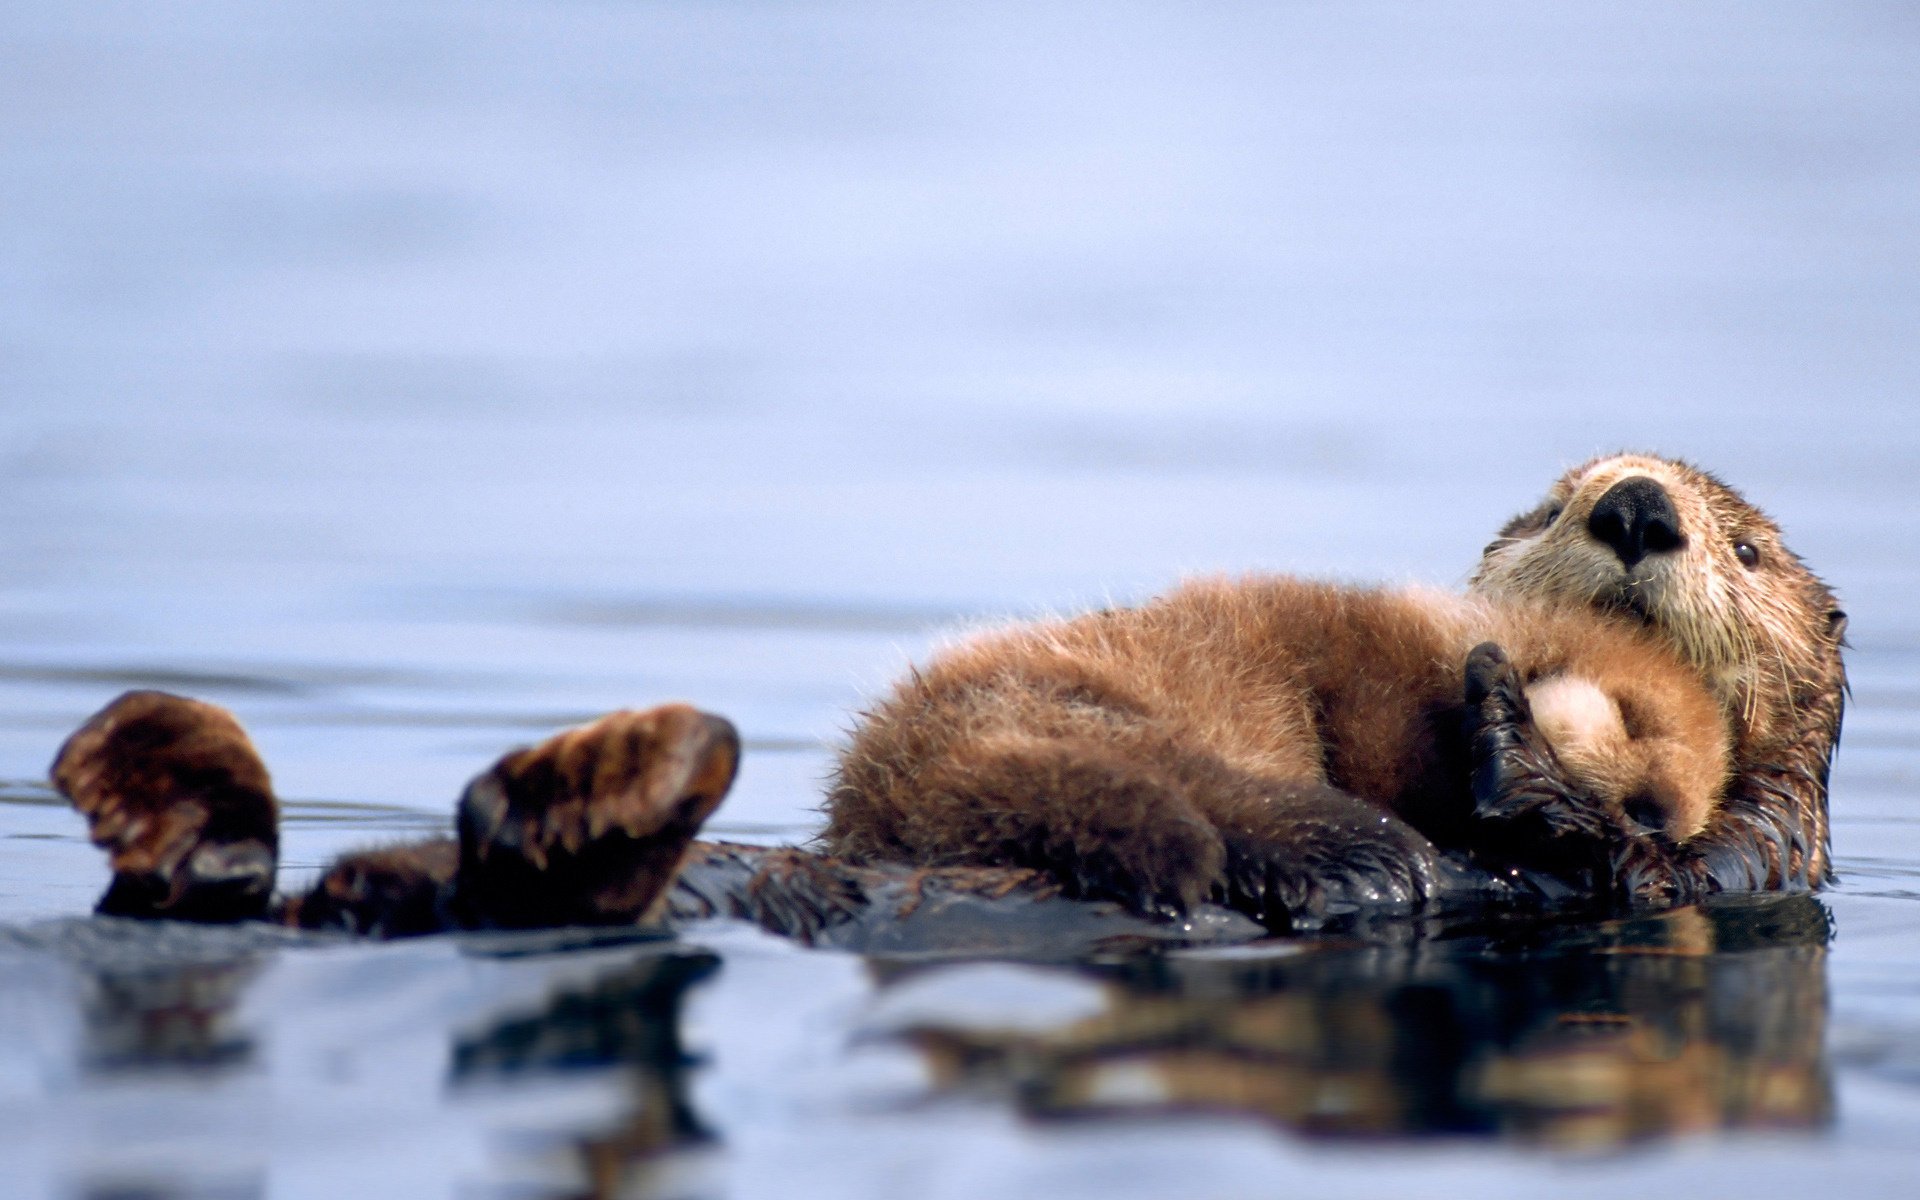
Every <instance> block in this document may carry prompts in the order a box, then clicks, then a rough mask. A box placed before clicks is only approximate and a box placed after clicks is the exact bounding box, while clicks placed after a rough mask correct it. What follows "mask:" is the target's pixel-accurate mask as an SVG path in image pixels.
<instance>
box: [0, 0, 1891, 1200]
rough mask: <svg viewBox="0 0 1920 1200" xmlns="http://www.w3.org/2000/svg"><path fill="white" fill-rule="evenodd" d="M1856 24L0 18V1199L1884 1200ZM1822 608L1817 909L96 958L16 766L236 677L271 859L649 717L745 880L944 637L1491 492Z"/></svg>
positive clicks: (1883, 444) (1774, 903)
mask: <svg viewBox="0 0 1920 1200" xmlns="http://www.w3.org/2000/svg"><path fill="white" fill-rule="evenodd" d="M1916 61H1920V19H1917V18H1916V16H1915V14H1914V12H1913V11H1912V10H1911V8H1910V7H1909V6H1906V5H1901V4H1896V3H1889V2H1864V0H1835V2H1832V3H1827V4H1821V5H1804V4H1789V3H1778V2H1774V0H1743V2H1741V3H1731V2H1726V3H1696V4H1687V5H1679V6H1676V5H1666V4H1647V3H1616V4H1609V5H1602V6H1595V5H1583V4H1571V3H1558V2H1552V3H1540V2H1521V0H1485V2H1475V3H1465V4H1457V5H1428V4H1419V3H1412V2H1409V0H1400V2H1379V3H1370V2H1361V0H1354V2H1345V3H1340V4H1318V3H1304V2H1288V3H1279V4H1252V3H1246V4H1236V3H1222V4H1211V5H1205V6H1173V5H1143V4H1131V3H1101V4H1094V3H1085V4H1076V3H1046V4H1002V3H994V2H986V3H975V4H969V5H965V6H959V7H958V8H957V9H955V10H953V11H944V12H936V11H930V10H929V8H928V7H927V6H924V5H904V4H890V3H874V4H846V3H831V2H829V3H819V4H805V5H765V4H752V3H731V4H729V3H718V2H710V3H648V4H640V3H617V2H613V0H580V2H567V3H559V2H554V0H539V2H532V0H529V2H515V3H508V2H500V0H463V2H461V3H426V2H422V0H380V2H378V3H375V2H372V0H343V2H341V3H331V4H324V5H307V4H290V3H262V2H259V0H247V2H245V3H241V2H239V0H181V2H179V3H174V4H168V5H158V4H144V3H98V4H84V5H82V4H73V3H69V2H63V0H9V2H8V3H7V4H5V5H4V6H0V1195H4V1196H8V1197H12V1196H22V1197H40V1196H47V1197H70V1196H75V1197H78V1196H84V1197H100V1198H106V1197H129V1196H153V1197H163V1196H164V1197H199V1196H218V1197H226V1196H233V1197H252V1196H274V1197H293V1196H308V1195H312V1196H329V1197H331V1196H342V1195H366V1196H377V1195H397V1196H406V1197H409V1198H410V1200H425V1198H428V1197H439V1196H449V1197H452V1196H458V1197H494V1196H504V1197H522V1196H549V1195H551V1196H571V1195H613V1194H632V1195H646V1196H663V1197H664V1196H671V1197H680V1196H686V1197H722V1196H735V1197H758V1196H778V1197H780V1198H781V1200H797V1198H799V1197H815V1196H818V1197H866V1196H871V1197H876V1198H878V1197H888V1198H891V1197H896V1196H900V1195H915V1196H923V1197H927V1198H929V1200H932V1198H943V1197H956V1198H957V1197H965V1196H978V1195H994V1196H1005V1197H1024V1196H1045V1197H1049V1198H1050V1200H1069V1198H1071V1197H1079V1196H1087V1197H1094V1196H1098V1197H1101V1198H1102V1200H1114V1198H1121V1197H1160V1196H1176V1195H1177V1196H1181V1197H1251V1196H1256V1195H1273V1194H1293V1195H1315V1196H1348V1195H1351V1196H1365V1197H1369V1198H1372V1197H1378V1196H1380V1195H1383V1194H1384V1195H1393V1196H1396V1197H1413V1196H1454V1195H1522V1194H1524V1195H1569V1196H1607V1197H1614V1196H1618V1195H1621V1194H1623V1193H1634V1192H1640V1191H1644V1190H1646V1189H1649V1188H1654V1187H1658V1188H1660V1189H1662V1190H1663V1191H1671V1192H1673V1193H1676V1194H1682V1195H1702V1196H1741V1197H1748V1196H1771V1195H1791V1196H1805V1195H1807V1194H1810V1193H1813V1194H1828V1193H1831V1194H1844V1195H1847V1196H1861V1197H1873V1196H1902V1195H1911V1194H1913V1188H1914V1186H1915V1184H1914V1182H1913V1181H1914V1180H1915V1179H1916V1178H1917V1177H1920V1141H1917V1140H1916V1138H1915V1136H1914V1131H1915V1130H1916V1129H1920V808H1916V801H1917V800H1920V604H1917V603H1916V597H1920V399H1917V397H1920V336H1916V333H1917V331H1920V71H1916V70H1915V69H1914V63H1915V62H1916ZM1620 448H1644V449H1650V450H1656V451H1659V452H1662V453H1666V454H1670V455H1680V456H1685V457H1688V458H1691V459H1693V460H1695V461H1697V462H1699V463H1701V464H1702V465H1705V466H1707V467H1709V468H1711V469H1713V470H1714V471H1716V472H1718V473H1719V474H1721V475H1722V476H1724V477H1725V478H1726V479H1727V480H1729V481H1730V482H1732V483H1733V484H1735V485H1736V486H1738V487H1740V488H1742V489H1744V490H1745V491H1746V492H1747V493H1748V494H1749V495H1750V496H1751V497H1752V498H1753V499H1754V500H1756V501H1757V502H1758V503H1760V504H1761V505H1762V506H1764V507H1765V508H1766V509H1768V511H1769V512H1771V513H1772V514H1773V515H1774V516H1775V517H1777V518H1778V519H1779V521H1780V522H1781V524H1782V525H1783V526H1784V528H1785V529H1786V530H1787V532H1788V535H1789V538H1790V541H1791V544H1792V545H1793V546H1794V547H1795V548H1796V549H1797V550H1798V551H1799V552H1800V553H1801V555H1802V556H1803V557H1805V558H1806V559H1807V560H1808V561H1809V562H1810V563H1811V564H1812V565H1813V566H1814V567H1815V568H1816V569H1817V570H1819V571H1820V572H1821V573H1822V574H1823V575H1824V576H1825V577H1826V578H1827V579H1829V580H1830V581H1831V582H1832V583H1833V584H1834V585H1835V587H1836V588H1837V589H1838V590H1839V592H1840V594H1841V596H1842V599H1843V602H1844V603H1845V605H1846V607H1847V609H1848V611H1849V612H1850V613H1851V616H1852V622H1851V638H1852V643H1853V649H1852V651H1851V654H1850V657H1849V660H1848V662H1849V669H1850V672H1851V676H1852V680H1853V693H1852V704H1851V706H1850V708H1849V710H1848V715H1847V724H1846V731H1845V736H1844V739H1843V743H1842V750H1841V753H1840V756H1839V760H1838V763H1837V766H1836V770H1835V773H1834V778H1833V793H1832V795H1833V812H1834V826H1833V828H1834V849H1835V853H1836V859H1837V863H1838V868H1839V871H1840V874H1841V881H1840V883H1839V884H1838V885H1837V886H1836V887H1834V888H1832V889H1830V890H1829V891H1827V892H1825V893H1823V894H1821V895H1820V896H1819V897H1817V898H1806V897H1800V898H1786V899H1782V898H1772V899H1769V900H1765V901H1752V900H1737V901H1730V902H1726V903H1722V904H1716V905H1710V906H1705V907H1702V908H1697V909H1687V910H1682V911H1680V912H1676V913H1668V914H1658V915H1648V916H1643V917H1638V918H1633V919H1629V920H1623V921H1618V922H1610V923H1603V924H1599V925H1581V924H1578V923H1562V924H1551V923H1549V924H1547V925H1544V926H1541V927H1537V928H1504V927H1503V928H1491V929H1486V928H1482V929H1452V930H1445V931H1439V932H1435V931H1431V930H1428V931H1419V930H1413V929H1411V928H1409V929H1407V930H1404V931H1401V932H1399V933H1395V932H1393V931H1387V932H1386V933H1383V934H1379V935H1377V936H1374V937H1370V938H1361V939H1353V940H1347V941H1338V942H1314V943H1303V942H1277V943H1263V944H1260V945H1257V946H1252V947H1243V948H1239V949H1236V950H1233V951H1193V952H1187V953H1175V954H1155V955H1147V956H1133V957H1129V956H1124V955H1116V956H1107V957H1104V958H1101V959H1099V960H1098V961H1092V962H1088V963H1084V964H1078V965H1061V966H1032V965H1025V966H1022V965H1014V964H1006V963H986V962H915V961H905V960H890V959H880V958H873V959H868V958H862V957H858V956H854V955H850V954H845V953H838V952H829V951H816V950H807V949H802V948H799V947H796V946H793V945H790V944H786V943H783V942H780V941H778V940H776V939H773V938H770V937H767V936H764V935H762V934H760V933H759V932H757V931H755V930H752V929H749V928H746V927H743V926H738V925H729V924H725V923H713V924H709V925H699V926H694V927H690V928H686V929H683V930H681V931H679V932H678V935H677V937H675V938H674V939H672V940H665V941H663V940H657V939H656V940H646V939H641V940H633V941H623V940H618V939H616V940H612V941H607V940H596V939H587V938H580V937H577V936H566V935H534V936H529V937H524V938H491V939H488V938H479V939H476V938H451V937H447V938H431V939H423V940H419V941H414V942H407V943H395V944H388V945H375V944H351V943H344V942H329V943H324V944H311V943H305V942H296V941H291V940H289V939H286V938H283V937H279V936H277V935H275V934H273V933H271V932H270V931H266V930H261V929H253V930H227V931H213V932H208V931H193V930H179V929H169V928H163V927H152V926H140V925H129V924H125V923H120V922H113V921H102V920H93V919H90V918H88V916H87V914H88V913H89V911H90V908H91V905H92V902H93V900H94V899H95V897H96V896H97V895H98V893H99V892H100V890H101V888H102V887H103V885H104V883H105V881H106V871H105V868H104V866H103V863H102V861H101V859H100V856H99V855H98V854H97V853H96V852H95V851H94V850H93V848H92V847H91V846H89V845H88V843H87V841H86V837H85V830H84V826H83V823H82V822H81V820H80V818H79V817H78V816H76V815H75V814H73V813H72V812H70V811H69V810H68V809H67V808H66V807H65V806H64V804H63V803H61V802H60V800H59V798H58V797H57V796H55V795H54V794H53V793H52V792H51V791H49V789H48V787H47V784H46V780H45V776H46V769H47V764H48V762H49V761H50V760H51V758H52V756H53V753H54V751H55V749H56V748H57V747H58V745H59V743H60V741H61V739H62V738H63V737H64V736H65V734H66V733H67V732H69V731H70V730H72V729H73V728H74V727H75V726H76V725H77V724H78V723H79V722H80V721H82V720H83V719H84V718H85V717H86V716H87V715H88V714H89V713H91V712H92V711H94V710H95V709H97V708H98V707H99V706H101V705H102V704H104V703H105V702H106V701H108V700H109V699H111V698H112V697H113V696H114V695H116V694H117V693H118V692H120V691H121V690H123V689H126V688H131V687H160V688H165V689H168V690H173V691H178V692H184V693H187V694H191V695H194V696H198V697H202V698H205V699H209V700H212V701H216V702H218V703H221V704H224V705H227V706H229V707H231V708H232V709H233V710H234V711H235V712H236V713H237V714H238V715H239V716H240V718H241V719H242V720H243V721H244V722H245V723H246V724H247V726H248V727H249V729H250V730H251V731H252V732H253V734H254V736H255V738H256V740H257V742H258V743H259V745H260V747H261V749H262V751H263V753H264V754H265V756H266V758H267V760H268V763H269V764H270V766H271V768H272V770H273V774H274V779H275V782H276V785H277V787H278V789H279V791H280V794H281V795H282V796H283V797H284V798H285V800H286V810H287V811H286V830H285V851H284V865H283V881H284V882H285V883H286V884H287V885H289V886H297V885H298V883H299V882H300V880H302V879H303V878H307V877H309V876H310V875H311V874H312V872H313V871H314V869H315V868H317V867H318V866H319V865H320V864H322V863H324V862H325V861H327V859H328V858H329V857H330V856H331V855H333V854H334V853H335V852H337V851H339V850H341V849H343V848H347V847H351V846H359V845H366V844H370V843H379V842H382V841H391V840H395V839H402V838H406V837H411V836H416V835H419V834H423V833H429V832H436V831H439V830H441V829H443V828H444V827H445V823H446V819H447V818H446V814H447V813H448V811H449V807H450V805H451V802H452V800H453V798H454V797H455V796H457V795H458V793H459V791H460V788H461V787H462V785H463V783H464V782H465V780H466V779H467V778H469V777H470V776H471V775H473V774H474V773H476V772H477V771H479V770H480V769H482V768H483V767H485V766H486V765H487V763H488V762H490V761H491V760H492V758H493V757H494V756H496V755H498V754H499V753H501V752H503V751H504V750H506V749H509V748H511V747H514V746H517V745H523V744H526V743H528V742H531V741H534V740H537V739H538V738H540V737H542V736H545V735H546V734H547V733H549V732H552V731H553V730H555V729H558V728H561V727H563V726H565V725H568V724H572V723H575V722H578V721H581V720H585V719H587V718H590V717H592V716H593V715H595V714H598V713H600V712H603V711H606V710H609V709H613V708H619V707H632V706H643V705H648V704H652V703H657V702H660V701H664V700H670V699H684V700H689V701H693V702H695V703H697V704H699V705H701V706H703V707H706V708H709V709H712V710H714V711H718V712H722V713H725V714H727V715H728V716H730V717H731V718H732V719H733V720H734V721H735V722H736V723H737V724H738V725H739V726H740V728H741V729H742V731H743V734H744V736H745V738H746V744H747V757H746V763H745V767H744V770H743V773H742V776H741V778H740V782H739V785H738V787H737V790H736V791H735V793H734V794H733V796H732V797H731V798H730V799H729V800H728V802H727V804H726V805H725V806H724V807H723V808H722V809H721V811H720V812H719V813H718V814H717V816H716V817H715V819H714V821H713V822H712V824H711V825H710V826H709V828H710V830H711V831H712V832H714V833H715V834H717V835H720V836H724V837H729V838H735V839H743V840H751V841H762V842H769V843H775V842H786V841H793V840H798V839H804V838H805V837H807V836H808V835H809V834H810V833H811V832H812V831H813V830H814V828H815V827H816V824H817V820H818V817H817V813H816V806H817V804H818V802H819V794H820V793H819V783H820V780H821V778H822V776H823V774H824V772H825V770H826V766H827V763H828V762H829V759H830V755H831V750H832V746H833V745H834V743H835V740H836V739H837V738H838V737H839V736H840V735H841V734H842V732H843V731H844V730H845V729H846V728H847V726H848V723H849V721H850V720H851V719H852V716H851V715H852V714H853V713H854V712H856V711H857V710H858V707H859V706H860V704H861V702H862V699H863V697H868V696H872V695H874V694H875V693H876V692H877V691H878V690H879V689H881V688H883V687H885V685H886V683H887V681H888V680H890V679H891V678H893V677H894V676H896V675H897V674H898V673H899V672H900V671H901V670H902V669H903V667H904V666H905V665H906V664H908V663H909V662H911V661H913V660H914V659H916V658H918V657H922V656H924V655H925V654H927V653H928V652H929V650H930V649H931V648H933V647H934V646H936V645H938V644H940V643H941V642H942V641H943V640H947V639H951V638H953V637H955V636H958V635H961V634H963V633H964V632H965V631H966V630H967V629H969V628H976V627H979V626H980V625H982V624H988V623H992V622H997V621H1004V620H1008V619H1017V618H1022V617H1031V616H1037V615H1044V614H1048V613H1056V612H1066V611H1073V610H1075V609H1077V608H1081V607H1085V606H1089V605H1097V604H1104V603H1110V602H1125V601H1127V600H1132V599H1139V598H1143V597H1146V596H1149V595H1152V594H1153V593H1155V592H1157V591H1159V590H1161V589H1164V588H1166V587H1167V586H1169V585H1171V584H1172V583H1174V582H1176V581H1177V580H1179V579H1181V578H1184V577H1188V576H1192V575H1195V574H1206V573H1229V574H1231V573H1241V572H1250V571H1287V572H1298V573H1305V574H1312V575H1320V576H1330V577H1336V578H1341V579H1352V580H1384V581H1393V582H1407V581H1422V582H1427V583H1432V584H1435V585H1438V586H1443V587H1444V586H1457V585H1458V584H1459V583H1460V582H1461V581H1463V579H1464V577H1465V574H1466V571H1467V569H1468V568H1469V566H1470V565H1471V563H1472V562H1473V560H1474V558H1475V556H1476V555H1477V554H1478V552H1479V549H1480V547H1481V546H1482V545H1483V544H1484V543H1485V542H1486V540H1487V539H1488V537H1489V535H1490V534H1491V532H1492V531H1493V530H1494V529H1495V528H1497V526H1498V525H1499V524H1500V523H1501V522H1502V521H1504V520H1505V518H1506V517H1508V516H1509V515H1511V514H1512V513H1514V512H1516V511H1518V510H1520V509H1523V508H1526V507H1529V506H1530V505H1531V503H1532V502H1533V500H1534V499H1535V498H1536V497H1537V496H1538V494H1539V493H1540V492H1541V491H1542V490H1543V489H1544V488H1545V487H1546V485H1547V483H1548V482H1549V481H1550V480H1551V479H1552V478H1553V477H1554V476H1555V475H1556V474H1557V473H1558V472H1559V471H1561V470H1562V469H1564V468H1565V467H1566V466H1568V465H1571V464H1572V463H1575V462H1578V461H1580V460H1582V459H1583V458H1585V457H1587V456H1589V455H1591V454H1594V453H1598V452H1604V451H1610V450H1615V449H1620Z"/></svg>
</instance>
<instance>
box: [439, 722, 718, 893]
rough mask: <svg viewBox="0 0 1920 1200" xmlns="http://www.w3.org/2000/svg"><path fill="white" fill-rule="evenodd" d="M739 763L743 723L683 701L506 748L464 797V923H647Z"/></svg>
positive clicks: (458, 890)
mask: <svg viewBox="0 0 1920 1200" xmlns="http://www.w3.org/2000/svg"><path fill="white" fill-rule="evenodd" d="M739 759H740V739H739V735H738V734H736V733H735V732H734V729H733V726H732V725H731V724H729V723H728V722H727V721H725V720H723V719H722V718H720V717H715V716H710V715H708V714H706V713H703V712H700V711H699V710H697V709H693V708H689V707H688V706H686V705H684V704H673V705H663V706H662V707H660V708H655V709H649V710H647V711H645V712H617V713H613V714H611V715H609V716H605V717H602V718H600V719H599V720H598V721H594V722H593V723H591V724H588V725H583V726H580V727H579V728H577V729H571V730H568V731H566V732H565V733H561V734H557V735H555V736H554V737H551V738H549V739H547V740H546V741H544V742H542V743H540V744H539V745H537V746H533V747H531V748H529V749H526V750H519V751H515V752H514V753H512V754H509V755H507V756H506V757H505V758H502V759H501V760H500V761H499V762H497V763H495V764H494V766H493V768H492V769H491V770H489V771H487V772H486V773H484V774H482V775H481V776H479V777H478V778H476V779H475V780H474V781H473V782H472V783H471V784H469V785H468V786H467V790H466V794H465V795H463V796H462V797H461V798H460V813H459V834H460V870H459V876H458V879H457V882H456V886H455V893H456V900H455V905H456V911H457V912H458V913H459V915H460V918H461V920H462V922H463V923H465V924H472V925H484V926H500V927H514V928H539V927H546V926H555V925H574V924H583V925H604V924H625V923H627V922H631V921H635V920H639V919H640V918H642V917H643V916H645V915H646V914H647V913H648V911H649V910H650V909H651V908H652V906H653V904H654V901H655V900H656V899H657V898H658V897H659V895H660V894H661V892H662V891H663V890H664V889H665V888H666V886H667V885H668V884H669V883H671V882H672V879H673V873H674V870H675V869H676V868H677V867H678V865H679V862H680V858H681V856H682V854H683V853H684V852H685V851H686V848H687V843H688V842H689V841H691V840H692V838H693V836H694V834H695V833H697V832H698V831H699V828H700V825H701V823H702V822H704V821H705V820H706V819H707V817H708V816H709V815H710V814H711V813H712V812H713V810H714V809H715V808H717V807H718V806H719V804H720V801H721V799H722V798H723V797H724V796H725V795H726V792H727V789H728V788H729V787H730V786H731V785H732V783H733V776H734V771H735V769H736V767H737V766H738V764H739Z"/></svg>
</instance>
